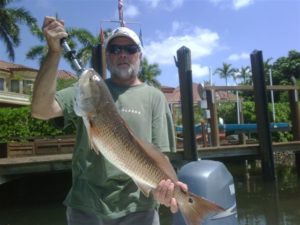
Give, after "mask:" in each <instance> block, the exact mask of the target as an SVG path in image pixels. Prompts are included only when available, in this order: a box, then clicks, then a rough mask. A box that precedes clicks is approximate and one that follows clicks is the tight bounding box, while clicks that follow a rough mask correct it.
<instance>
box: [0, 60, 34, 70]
mask: <svg viewBox="0 0 300 225" xmlns="http://www.w3.org/2000/svg"><path fill="white" fill-rule="evenodd" d="M0 70H3V71H7V72H10V71H12V70H29V71H38V70H37V69H34V68H30V67H27V66H24V65H20V64H15V63H11V62H5V61H3V60H0Z"/></svg>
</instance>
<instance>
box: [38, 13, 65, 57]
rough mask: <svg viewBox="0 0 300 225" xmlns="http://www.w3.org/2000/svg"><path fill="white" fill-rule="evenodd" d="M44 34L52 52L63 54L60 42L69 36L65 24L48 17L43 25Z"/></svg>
mask: <svg viewBox="0 0 300 225" xmlns="http://www.w3.org/2000/svg"><path fill="white" fill-rule="evenodd" d="M42 29H43V33H44V35H45V38H46V40H47V43H48V47H49V50H50V51H51V52H59V53H60V52H61V47H60V40H61V39H62V38H65V37H67V36H68V34H67V32H66V31H65V27H64V22H63V21H62V20H58V19H56V18H55V17H50V16H46V17H45V19H44V23H43V27H42Z"/></svg>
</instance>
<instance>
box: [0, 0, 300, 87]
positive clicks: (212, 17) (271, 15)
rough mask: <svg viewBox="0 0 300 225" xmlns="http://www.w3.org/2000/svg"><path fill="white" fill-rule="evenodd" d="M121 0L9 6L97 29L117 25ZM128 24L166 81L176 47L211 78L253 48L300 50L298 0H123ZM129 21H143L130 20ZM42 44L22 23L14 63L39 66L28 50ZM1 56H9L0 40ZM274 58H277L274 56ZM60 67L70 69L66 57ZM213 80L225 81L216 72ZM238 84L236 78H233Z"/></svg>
mask: <svg viewBox="0 0 300 225" xmlns="http://www.w3.org/2000/svg"><path fill="white" fill-rule="evenodd" d="M117 2H118V1H117V0H21V1H18V2H16V3H14V4H10V5H9V6H10V7H18V6H22V7H24V8H26V9H27V10H29V11H30V12H31V13H32V15H33V16H34V17H36V18H37V19H38V23H39V25H42V21H43V18H44V16H46V15H53V16H54V15H55V14H56V13H58V15H59V17H60V18H62V19H63V20H64V21H65V24H66V26H67V27H78V28H85V29H87V30H89V31H90V32H91V33H93V34H95V35H97V34H98V33H99V30H100V28H101V27H102V28H103V29H107V28H115V27H117V23H109V22H103V21H104V20H116V19H118V13H117ZM123 2H124V18H125V21H127V22H128V23H127V26H128V27H130V28H132V29H133V30H135V31H136V32H137V33H139V32H140V29H141V30H142V37H143V43H144V48H145V56H146V57H147V59H148V60H149V62H150V63H158V64H159V66H160V68H161V70H162V73H161V75H160V76H159V78H158V79H159V81H160V82H161V83H162V84H163V85H167V86H173V87H176V86H178V84H179V79H178V72H177V68H176V67H175V64H174V56H176V51H177V50H178V49H179V48H180V47H182V46H186V47H188V48H190V49H191V55H192V64H193V65H192V72H193V81H194V82H196V83H199V82H200V83H202V82H203V81H204V80H205V81H208V80H209V70H211V71H214V70H215V69H216V68H218V67H221V66H222V63H223V62H226V63H230V64H232V66H233V67H235V68H240V67H242V66H250V56H249V55H250V53H251V52H252V51H253V50H256V49H257V50H261V51H262V52H263V58H264V59H265V60H266V59H268V58H273V61H274V60H276V59H278V58H279V57H282V56H287V54H288V51H290V50H292V49H294V50H297V51H300V1H299V0H123ZM130 22H138V23H134V24H131V23H130ZM37 44H41V43H40V42H39V41H38V39H37V38H35V37H33V36H31V35H30V34H29V32H28V29H26V28H22V43H21V46H20V47H19V48H17V50H16V60H15V63H18V64H23V65H27V66H30V67H33V68H38V64H37V63H36V62H35V61H32V60H26V57H25V54H26V52H27V51H28V50H29V49H30V47H32V46H34V45H37ZM0 59H2V60H6V61H8V59H7V57H6V53H5V48H4V46H3V44H2V43H0ZM271 62H272V61H271ZM60 69H66V70H71V69H70V67H69V66H68V64H67V63H65V62H64V61H61V63H60ZM212 79H213V83H214V84H217V85H224V84H225V81H224V80H221V79H219V78H218V76H217V75H214V76H212ZM229 84H233V81H229Z"/></svg>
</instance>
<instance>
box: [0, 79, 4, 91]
mask: <svg viewBox="0 0 300 225" xmlns="http://www.w3.org/2000/svg"><path fill="white" fill-rule="evenodd" d="M0 91H4V78H0Z"/></svg>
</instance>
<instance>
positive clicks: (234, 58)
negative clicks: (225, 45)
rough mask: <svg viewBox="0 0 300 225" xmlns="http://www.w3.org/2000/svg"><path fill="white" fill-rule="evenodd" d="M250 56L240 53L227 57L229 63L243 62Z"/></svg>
mask: <svg viewBox="0 0 300 225" xmlns="http://www.w3.org/2000/svg"><path fill="white" fill-rule="evenodd" d="M249 57H250V54H249V53H246V52H242V53H240V54H236V53H235V54H231V55H230V56H228V58H227V59H228V60H229V61H239V60H244V59H249Z"/></svg>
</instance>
